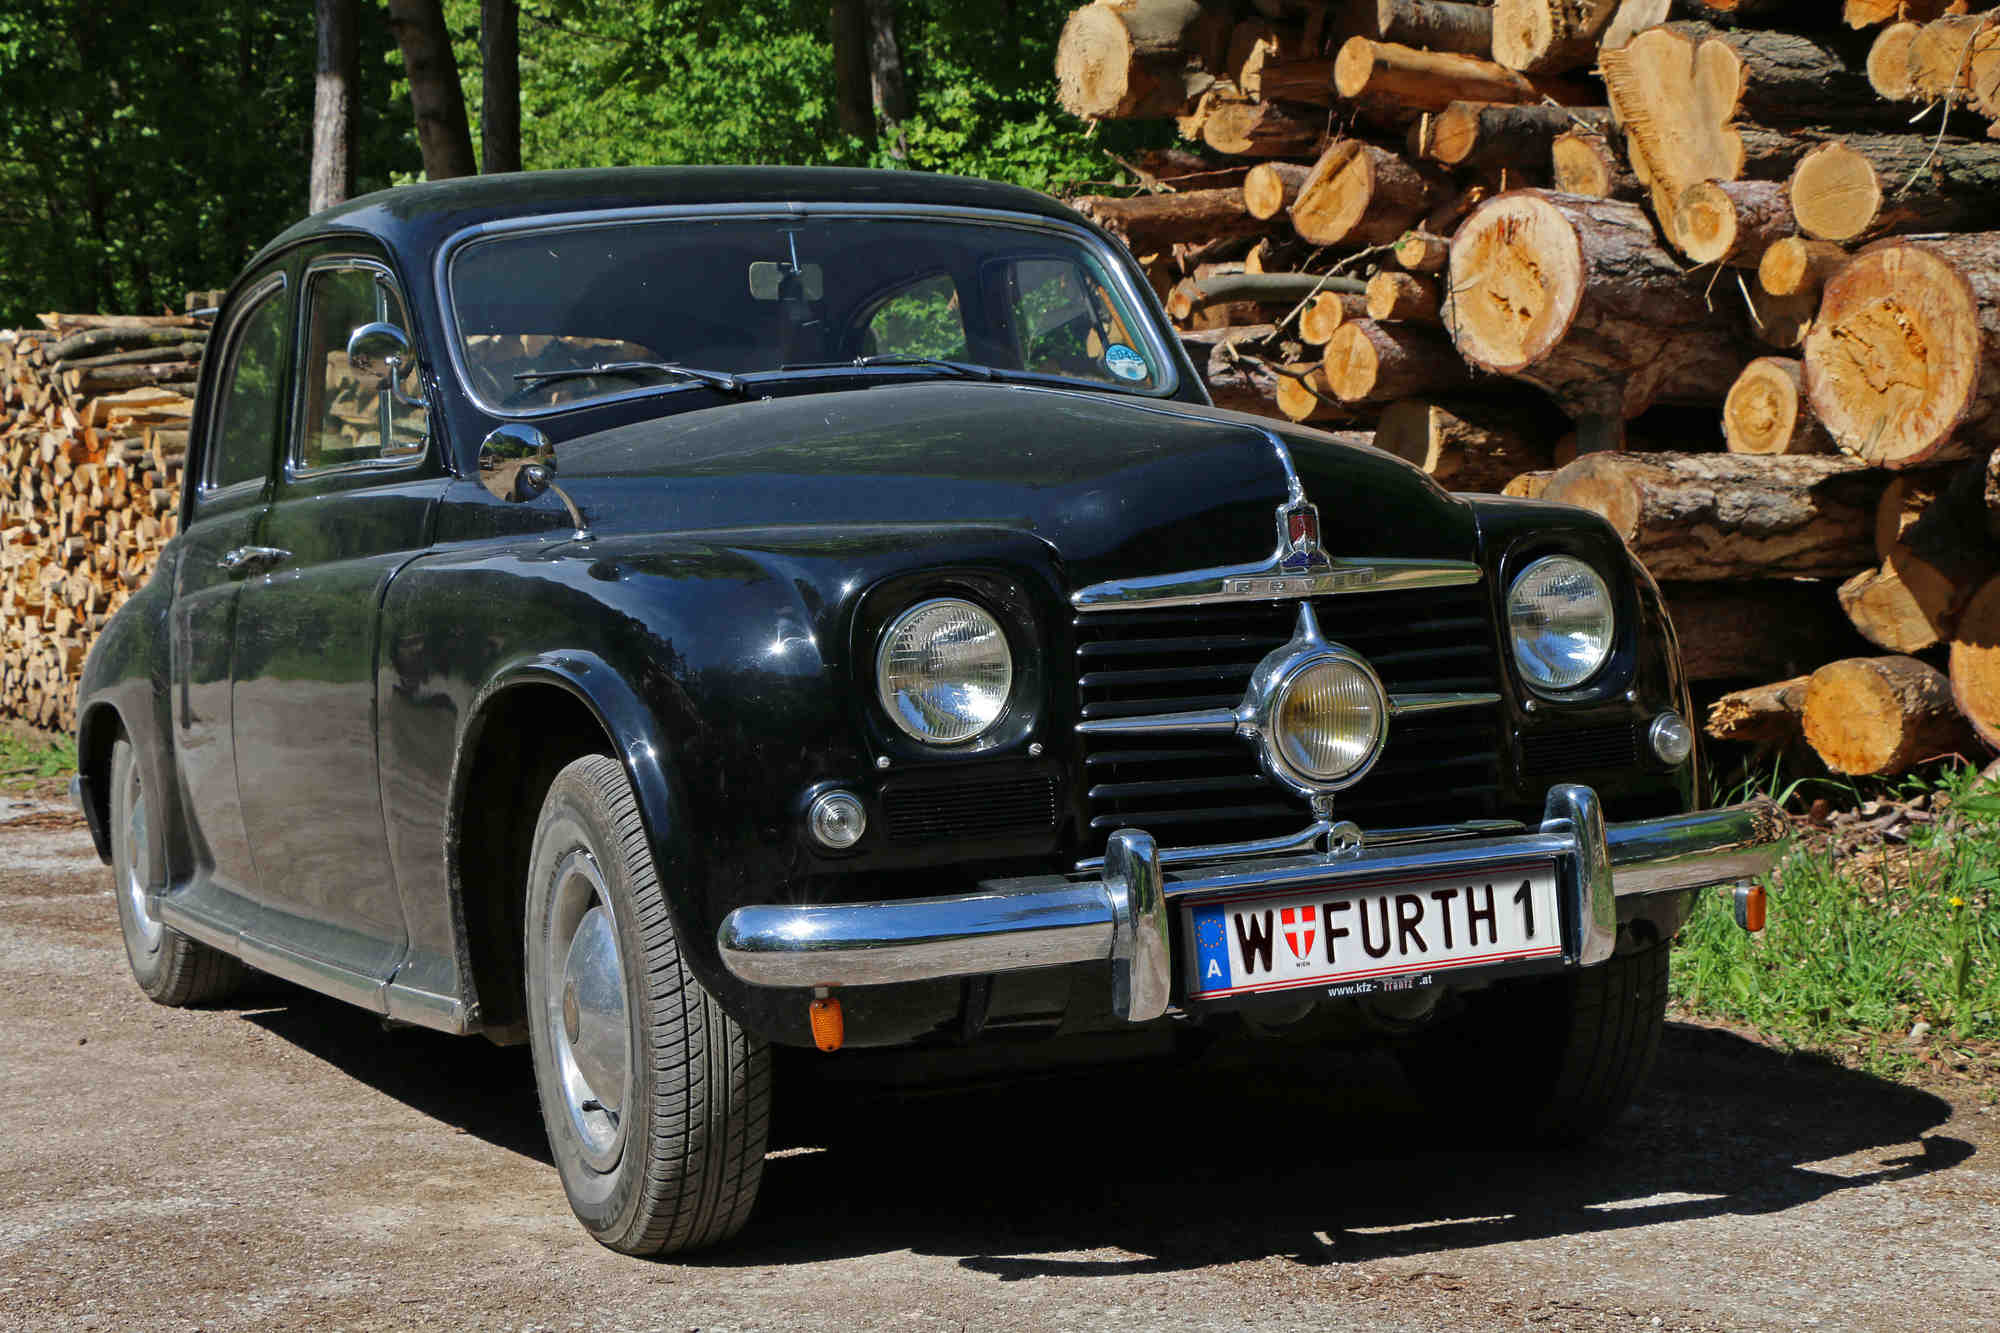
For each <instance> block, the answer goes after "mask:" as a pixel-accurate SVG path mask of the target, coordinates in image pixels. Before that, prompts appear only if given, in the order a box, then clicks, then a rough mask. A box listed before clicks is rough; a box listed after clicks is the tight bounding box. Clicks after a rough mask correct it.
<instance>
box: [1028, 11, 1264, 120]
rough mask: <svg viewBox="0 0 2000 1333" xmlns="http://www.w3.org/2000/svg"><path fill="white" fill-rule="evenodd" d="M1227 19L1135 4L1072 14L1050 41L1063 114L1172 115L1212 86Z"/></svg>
mask: <svg viewBox="0 0 2000 1333" xmlns="http://www.w3.org/2000/svg"><path fill="white" fill-rule="evenodd" d="M1229 30H1230V23H1229V16H1228V12H1227V11H1226V10H1221V9H1217V10H1208V9H1205V8H1203V7H1202V6H1201V5H1200V4H1198V3H1196V0H1133V3H1130V4H1121V5H1105V4H1089V5H1085V6H1083V7H1082V8H1081V9H1078V10H1075V11H1074V12H1072V13H1071V14H1070V16H1069V21H1068V22H1067V23H1065V24H1064V25H1063V30H1062V36H1061V38H1059V39H1058V41H1057V43H1056V82H1057V86H1058V90H1059V97H1060V100H1061V102H1062V105H1063V109H1064V110H1066V111H1068V112H1069V113H1070V114H1071V115H1075V116H1082V117H1084V118H1085V119H1087V120H1126V119H1145V118H1149V117H1159V116H1172V115H1175V114H1178V113H1179V112H1180V110H1181V109H1182V108H1183V107H1185V106H1186V105H1187V104H1188V103H1189V102H1192V101H1193V100H1194V99H1195V98H1197V97H1199V96H1200V95H1201V94H1202V93H1203V92H1204V91H1206V90H1207V89H1208V88H1209V86H1210V85H1212V84H1213V83H1214V82H1215V71H1217V70H1219V69H1220V68H1221V67H1222V62H1223V60H1224V59H1225V57H1226V55H1227V52H1228V42H1229Z"/></svg>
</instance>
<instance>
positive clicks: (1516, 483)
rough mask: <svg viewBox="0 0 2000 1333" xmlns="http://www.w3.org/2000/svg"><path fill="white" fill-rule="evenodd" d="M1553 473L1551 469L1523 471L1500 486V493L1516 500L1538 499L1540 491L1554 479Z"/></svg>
mask: <svg viewBox="0 0 2000 1333" xmlns="http://www.w3.org/2000/svg"><path fill="white" fill-rule="evenodd" d="M1555 475H1556V474H1555V473H1554V472H1552V471H1536V472H1523V473H1522V474H1521V475H1520V476H1518V477H1516V478H1514V479H1513V480H1512V481H1510V482H1508V483H1507V484H1506V485H1505V486H1502V487H1501V488H1500V494H1502V495H1507V496H1512V497H1513V498H1515V499H1517V500H1539V499H1541V498H1542V493H1543V492H1544V491H1546V490H1548V488H1549V483H1550V482H1551V481H1553V480H1555Z"/></svg>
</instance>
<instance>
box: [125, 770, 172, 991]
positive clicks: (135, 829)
mask: <svg viewBox="0 0 2000 1333" xmlns="http://www.w3.org/2000/svg"><path fill="white" fill-rule="evenodd" d="M125 811H126V813H125V883H124V884H123V885H122V886H121V887H122V889H123V890H124V894H125V906H126V907H127V908H128V909H130V914H131V919H132V937H133V939H134V941H135V942H136V943H137V944H138V945H139V947H140V949H141V950H142V951H144V952H146V953H153V952H155V951H157V950H158V949H159V947H160V937H161V935H162V934H164V933H165V930H164V927H162V926H161V925H160V919H159V918H158V917H156V916H154V915H153V907H152V896H151V888H152V886H151V885H149V884H148V883H147V882H146V877H147V870H148V868H149V867H150V866H151V864H152V860H153V853H152V846H153V844H152V841H151V835H150V833H149V831H148V829H147V827H146V788H145V784H144V783H143V782H141V781H140V779H139V766H138V765H137V764H134V765H133V766H132V770H131V776H130V777H128V778H127V779H126V802H125Z"/></svg>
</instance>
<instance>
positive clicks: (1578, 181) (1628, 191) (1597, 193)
mask: <svg viewBox="0 0 2000 1333" xmlns="http://www.w3.org/2000/svg"><path fill="white" fill-rule="evenodd" d="M1549 166H1550V175H1551V176H1552V177H1553V178H1554V180H1555V187H1556V190H1557V191H1558V192H1560V193H1562V194H1580V195H1583V196H1584V197H1585V198H1588V199H1624V200H1628V201H1636V200H1639V199H1642V198H1644V197H1645V188H1644V187H1643V186H1641V185H1640V184H1639V178H1638V177H1637V176H1634V175H1633V174H1632V169H1631V168H1630V167H1628V166H1626V165H1625V162H1624V159H1623V158H1621V157H1620V156H1619V155H1618V151H1617V150H1616V149H1615V148H1613V147H1612V146H1611V140H1610V138H1609V137H1608V136H1606V135H1604V134H1601V133H1597V132H1595V131H1592V130H1570V131H1569V132H1567V133H1565V134H1559V135H1557V136H1556V137H1555V138H1554V139H1552V140H1551V141H1550V142H1549Z"/></svg>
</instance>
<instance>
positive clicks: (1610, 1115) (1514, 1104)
mask: <svg viewBox="0 0 2000 1333" xmlns="http://www.w3.org/2000/svg"><path fill="white" fill-rule="evenodd" d="M1670 947H1671V946H1670V945H1668V944H1666V943H1660V944H1653V945H1648V946H1647V947H1645V948H1642V949H1637V950H1634V951H1632V952H1630V953H1621V954H1617V955H1614V956H1613V957H1612V958H1611V959H1610V960H1609V961H1607V962H1605V963H1603V964H1602V965H1600V966H1597V967H1592V968H1586V969H1584V970H1582V971H1580V972H1576V973H1572V974H1569V975H1566V976H1559V977H1549V978H1542V979H1537V980H1533V981H1519V982H1512V983H1507V984H1503V985H1500V986H1495V987H1494V988H1493V989H1491V990H1489V991H1485V992H1482V993H1479V994H1474V995H1471V996H1468V997H1467V998H1466V1002H1465V1010H1464V1012H1463V1013H1461V1014H1458V1015H1457V1016H1455V1017H1453V1018H1450V1019H1446V1020H1445V1021H1443V1022H1440V1023H1439V1024H1438V1025H1437V1026H1435V1027H1433V1028H1430V1029H1427V1030H1425V1031H1424V1032H1422V1033H1420V1034H1418V1035H1417V1036H1415V1037H1412V1038H1411V1039H1410V1040H1409V1041H1408V1042H1406V1043H1405V1044H1404V1045H1403V1046H1402V1047H1401V1048H1400V1049H1399V1050H1398V1051H1397V1056H1398V1058H1399V1060H1400V1061H1401V1063H1402V1066H1403V1072H1404V1074H1405V1075H1407V1076H1408V1078H1409V1080H1410V1083H1411V1085H1412V1086H1413V1087H1415V1088H1416V1090H1417V1093H1418V1095H1419V1096H1420V1097H1422V1098H1423V1100H1424V1102H1425V1103H1426V1105H1427V1106H1429V1108H1430V1109H1431V1110H1432V1111H1433V1112H1435V1113H1438V1114H1441V1115H1442V1114H1462V1113H1464V1112H1466V1111H1474V1112H1476V1113H1477V1114H1478V1115H1480V1116H1481V1117H1482V1118H1490V1117H1492V1116H1494V1115H1495V1114H1496V1113H1497V1115H1498V1117H1499V1119H1500V1120H1501V1121H1502V1122H1504V1123H1505V1125H1506V1127H1507V1128H1509V1129H1511V1130H1513V1131H1514V1132H1517V1133H1521V1134H1524V1135H1526V1136H1527V1137H1528V1138H1530V1139H1533V1140H1534V1141H1536V1142H1539V1143H1548V1144H1560V1143H1572V1142H1575V1141H1577V1140H1579V1139H1585V1138H1589V1137H1591V1136H1592V1135H1595V1134H1597V1133H1598V1132H1600V1131H1601V1130H1603V1129H1604V1128H1606V1127H1607V1126H1608V1125H1610V1124H1611V1122H1612V1121H1613V1120H1615V1119H1617V1117H1618V1115H1619V1113H1620V1112H1621V1111H1623V1110H1624V1109H1625V1107H1626V1106H1627V1105H1629V1104H1630V1102H1631V1100H1632V1098H1633V1096H1634V1095H1635V1094H1636V1093H1637V1092H1638V1090H1639V1088H1640V1086H1641V1085H1642V1084H1644V1083H1645V1081H1646V1076H1647V1074H1649V1073H1650V1072H1651V1071H1652V1067H1653V1058H1654V1056H1655V1055H1657V1054H1658V1052H1659V1049H1660V1033H1661V1031H1662V1030H1663V1029H1664V1028H1665V1026H1666V1012H1667V959H1668V953H1669V949H1670Z"/></svg>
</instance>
